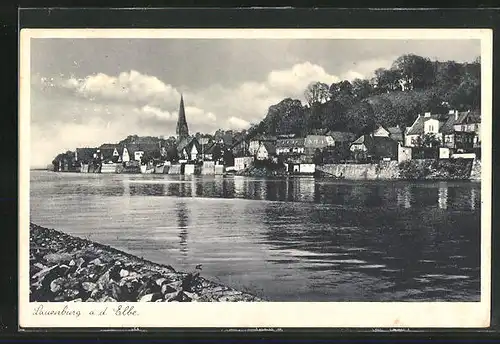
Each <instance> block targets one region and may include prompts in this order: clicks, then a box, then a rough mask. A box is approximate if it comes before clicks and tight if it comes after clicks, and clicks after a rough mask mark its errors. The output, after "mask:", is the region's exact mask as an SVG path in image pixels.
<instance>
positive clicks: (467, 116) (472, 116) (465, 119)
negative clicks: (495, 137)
mask: <svg viewBox="0 0 500 344" xmlns="http://www.w3.org/2000/svg"><path fill="white" fill-rule="evenodd" d="M466 123H481V114H480V113H479V111H465V112H459V113H458V116H457V119H455V115H454V114H451V115H450V117H449V118H448V120H447V121H446V122H445V123H444V124H443V126H442V127H441V128H440V131H441V132H442V133H444V134H451V133H453V132H454V131H455V128H454V126H455V125H457V124H458V125H460V124H466Z"/></svg>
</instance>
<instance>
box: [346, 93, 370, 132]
mask: <svg viewBox="0 0 500 344" xmlns="http://www.w3.org/2000/svg"><path fill="white" fill-rule="evenodd" d="M346 120H347V127H348V129H349V131H351V132H354V133H358V134H366V133H368V132H371V131H373V130H374V129H375V124H376V122H375V116H374V112H373V108H372V106H371V105H370V103H368V102H367V101H362V102H359V103H357V104H356V105H355V106H353V107H352V108H350V109H349V110H348V111H347V113H346Z"/></svg>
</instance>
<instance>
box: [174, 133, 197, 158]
mask: <svg viewBox="0 0 500 344" xmlns="http://www.w3.org/2000/svg"><path fill="white" fill-rule="evenodd" d="M177 154H178V155H179V158H180V160H186V161H197V160H198V158H199V157H201V145H200V143H199V142H198V140H197V139H196V138H195V137H185V138H182V139H181V140H179V143H178V144H177Z"/></svg>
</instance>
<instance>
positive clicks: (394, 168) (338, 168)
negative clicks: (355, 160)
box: [316, 161, 399, 180]
mask: <svg viewBox="0 0 500 344" xmlns="http://www.w3.org/2000/svg"><path fill="white" fill-rule="evenodd" d="M316 171H317V172H319V174H320V175H323V176H325V177H337V178H338V177H341V178H344V179H351V180H376V179H381V180H382V179H383V180H386V179H398V178H399V167H398V162H397V161H387V162H386V161H384V162H380V163H379V164H327V165H319V166H316Z"/></svg>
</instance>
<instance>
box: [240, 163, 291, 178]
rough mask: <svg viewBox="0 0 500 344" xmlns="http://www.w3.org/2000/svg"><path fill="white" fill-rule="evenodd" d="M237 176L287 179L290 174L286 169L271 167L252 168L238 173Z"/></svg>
mask: <svg viewBox="0 0 500 344" xmlns="http://www.w3.org/2000/svg"><path fill="white" fill-rule="evenodd" d="M236 175H237V176H246V177H285V176H288V173H286V171H285V170H284V169H271V168H269V167H256V166H250V167H247V168H245V169H244V170H241V171H238V172H236Z"/></svg>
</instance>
